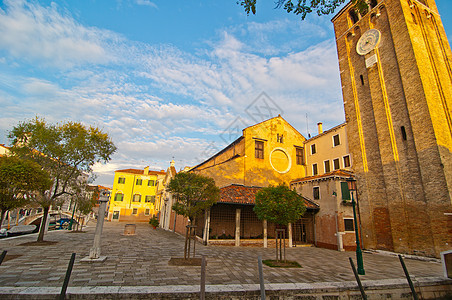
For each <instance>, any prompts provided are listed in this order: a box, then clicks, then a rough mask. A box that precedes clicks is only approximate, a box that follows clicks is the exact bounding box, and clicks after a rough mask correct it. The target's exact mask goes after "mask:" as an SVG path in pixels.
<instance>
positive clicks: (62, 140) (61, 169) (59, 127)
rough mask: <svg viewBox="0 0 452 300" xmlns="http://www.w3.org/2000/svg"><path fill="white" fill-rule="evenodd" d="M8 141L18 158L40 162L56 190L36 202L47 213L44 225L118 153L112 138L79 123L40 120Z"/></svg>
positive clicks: (20, 126)
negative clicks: (63, 199) (54, 209)
mask: <svg viewBox="0 0 452 300" xmlns="http://www.w3.org/2000/svg"><path fill="white" fill-rule="evenodd" d="M8 137H9V138H10V139H11V140H12V143H13V145H14V146H13V147H11V152H12V153H13V154H14V155H17V156H19V157H21V158H25V159H29V160H33V161H35V162H37V163H38V164H39V165H41V167H42V168H43V169H44V170H46V171H47V172H49V174H50V176H51V178H52V187H51V188H49V189H48V190H46V191H45V192H44V193H38V194H37V195H36V198H35V199H36V201H37V202H38V203H39V204H40V205H41V206H42V208H43V209H44V215H43V221H42V224H46V223H45V222H46V220H47V214H48V212H49V209H50V206H51V205H54V204H55V203H56V201H57V200H58V198H59V197H61V196H63V195H74V194H75V192H74V191H76V190H77V187H80V186H84V185H86V182H87V177H88V174H89V173H90V172H91V168H92V166H93V165H94V164H95V163H97V162H104V163H105V162H108V161H109V160H110V158H111V155H112V154H113V153H114V152H115V151H116V146H115V145H114V144H113V142H112V141H111V139H110V137H109V136H108V134H106V133H104V132H102V131H101V130H100V129H98V128H97V127H92V126H89V127H87V126H85V125H83V124H81V123H77V122H67V123H63V124H56V125H55V124H49V123H47V122H46V121H45V120H44V119H40V118H37V117H36V118H35V119H32V120H29V121H25V122H21V123H19V124H18V125H17V126H16V127H14V128H13V129H12V130H11V132H10V133H9V135H8ZM44 229H45V228H44V226H41V228H40V231H39V235H38V242H40V241H43V240H44Z"/></svg>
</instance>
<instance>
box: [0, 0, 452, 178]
mask: <svg viewBox="0 0 452 300" xmlns="http://www.w3.org/2000/svg"><path fill="white" fill-rule="evenodd" d="M436 3H437V5H438V9H439V12H440V14H441V18H442V21H443V24H444V26H445V30H446V33H447V35H448V38H449V41H452V16H451V13H450V12H452V1H450V0H437V1H436ZM331 18H332V15H330V16H322V17H319V16H317V15H311V16H308V18H307V19H305V20H303V21H301V20H300V18H299V17H298V16H295V15H292V14H287V13H286V12H285V11H283V10H282V9H274V2H273V1H268V0H265V1H264V0H260V1H258V7H257V14H256V15H250V16H247V15H246V13H245V12H244V10H243V8H242V7H241V6H239V5H237V4H236V0H216V1H212V0H199V1H197V0H172V1H168V0H85V1H71V0H60V1H57V2H53V1H23V0H0V144H6V145H9V144H10V142H11V141H9V140H8V138H7V135H8V132H9V131H10V130H11V129H12V128H13V127H14V126H15V125H17V124H18V123H19V122H22V121H26V120H29V119H32V118H35V117H36V116H38V117H41V118H44V119H45V120H46V121H47V122H49V123H62V122H67V121H76V122H81V123H83V124H85V125H93V126H97V127H99V128H100V129H102V130H103V131H104V132H106V133H108V134H109V135H110V137H111V138H112V140H113V142H114V144H115V145H116V146H117V148H118V150H117V151H116V153H115V154H114V155H113V156H112V159H111V161H110V162H109V163H107V164H96V165H95V166H94V167H93V170H94V174H95V175H96V181H95V183H96V184H101V185H105V186H112V185H113V177H114V171H115V170H120V169H126V168H137V169H142V168H144V167H145V166H150V169H154V170H166V169H167V168H168V166H169V163H170V161H171V160H173V159H174V161H175V163H176V168H177V169H181V168H183V167H185V166H194V165H196V164H198V163H200V162H202V161H204V160H205V159H207V158H208V157H210V156H211V155H213V154H215V153H216V152H218V151H219V150H221V149H222V148H224V147H225V146H226V145H228V144H229V143H231V142H232V141H233V140H235V139H236V138H237V137H239V136H240V135H241V130H242V129H243V128H245V127H247V126H250V125H253V124H255V123H257V122H260V121H263V120H265V119H268V118H271V117H274V116H277V115H278V114H280V115H281V116H282V117H283V118H285V119H286V120H287V121H288V122H289V123H290V124H291V125H293V126H294V127H295V128H296V129H297V130H298V131H299V132H300V133H301V134H303V135H304V136H305V137H308V134H309V133H310V134H311V135H315V134H316V133H317V125H316V124H317V123H318V122H323V128H324V129H329V128H332V127H334V126H336V125H339V124H341V123H343V122H344V120H345V117H344V112H343V104H342V103H343V102H342V93H341V84H340V77H339V67H338V59H337V52H336V45H335V41H334V32H333V26H332V23H331V21H330V20H331Z"/></svg>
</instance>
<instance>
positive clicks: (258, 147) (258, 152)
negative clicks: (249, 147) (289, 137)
mask: <svg viewBox="0 0 452 300" xmlns="http://www.w3.org/2000/svg"><path fill="white" fill-rule="evenodd" d="M254 150H255V151H254V152H255V156H256V158H262V159H263V158H264V142H261V141H256V143H255V148H254Z"/></svg>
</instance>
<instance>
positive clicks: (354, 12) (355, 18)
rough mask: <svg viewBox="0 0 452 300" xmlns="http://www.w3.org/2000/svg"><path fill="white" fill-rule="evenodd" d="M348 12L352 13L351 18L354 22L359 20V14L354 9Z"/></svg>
mask: <svg viewBox="0 0 452 300" xmlns="http://www.w3.org/2000/svg"><path fill="white" fill-rule="evenodd" d="M348 13H349V15H350V20H351V21H352V23H353V24H355V23H356V22H358V21H359V17H358V14H357V13H356V11H355V10H354V9H350V10H349V12H348Z"/></svg>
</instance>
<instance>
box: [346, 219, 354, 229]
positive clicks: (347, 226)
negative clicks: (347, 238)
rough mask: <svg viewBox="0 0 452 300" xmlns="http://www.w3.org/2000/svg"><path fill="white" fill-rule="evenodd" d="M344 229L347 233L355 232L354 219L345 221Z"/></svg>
mask: <svg viewBox="0 0 452 300" xmlns="http://www.w3.org/2000/svg"><path fill="white" fill-rule="evenodd" d="M344 227H345V231H355V226H354V224H353V219H344Z"/></svg>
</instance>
